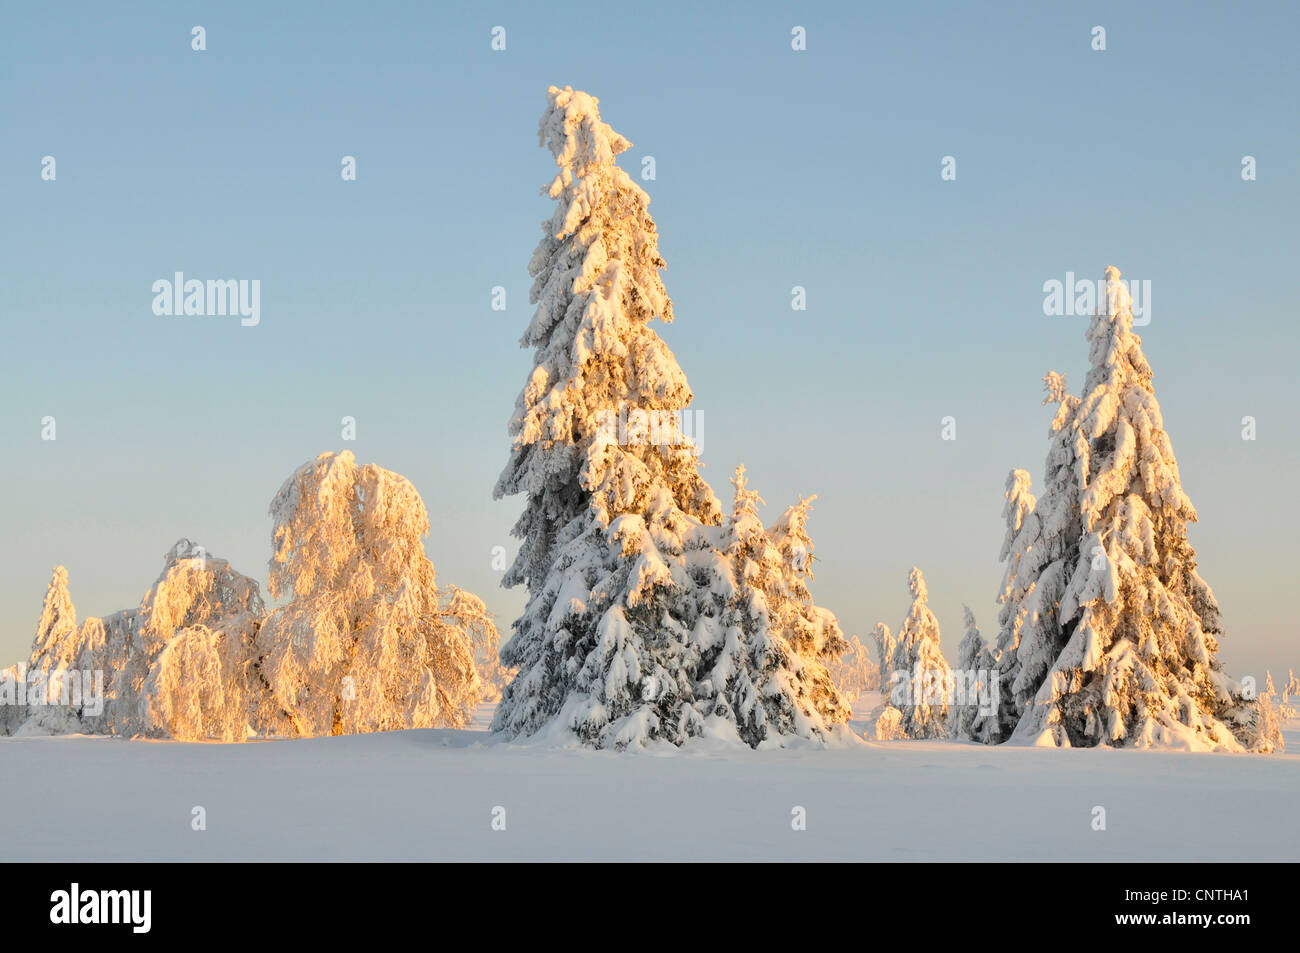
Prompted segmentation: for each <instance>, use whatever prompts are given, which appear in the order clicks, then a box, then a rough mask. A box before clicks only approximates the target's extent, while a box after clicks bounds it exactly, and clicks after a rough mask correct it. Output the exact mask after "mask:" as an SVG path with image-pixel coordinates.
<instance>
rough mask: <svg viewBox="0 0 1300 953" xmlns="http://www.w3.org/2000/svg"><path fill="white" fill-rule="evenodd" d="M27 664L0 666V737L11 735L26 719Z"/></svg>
mask: <svg viewBox="0 0 1300 953" xmlns="http://www.w3.org/2000/svg"><path fill="white" fill-rule="evenodd" d="M26 696H27V666H26V665H25V664H24V665H10V666H9V667H8V668H0V737H3V736H5V735H12V734H14V733H15V732H17V731H18V730H19V729H20V728H21V727H22V726H23V723H24V722H25V721H27V697H26Z"/></svg>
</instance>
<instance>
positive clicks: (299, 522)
mask: <svg viewBox="0 0 1300 953" xmlns="http://www.w3.org/2000/svg"><path fill="white" fill-rule="evenodd" d="M271 518H272V521H273V523H274V527H273V531H272V541H273V545H274V549H275V552H274V555H273V556H272V559H271V563H270V567H271V573H270V583H271V594H272V595H273V596H275V597H277V598H278V597H279V596H280V595H281V594H283V593H292V599H291V600H290V601H289V602H288V603H287V604H286V605H284V606H281V607H280V608H278V609H276V610H275V611H274V612H272V613H271V614H270V615H269V616H268V617H267V618H266V621H265V622H264V623H263V624H262V626H261V628H260V630H259V632H258V635H257V647H258V652H259V655H260V661H259V663H258V665H257V674H258V677H259V678H260V679H261V680H262V681H263V682H264V684H265V686H266V689H267V691H265V692H264V693H259V694H258V696H257V699H258V701H259V702H260V704H259V705H258V706H257V707H256V709H255V710H254V712H253V720H254V726H253V727H254V729H255V730H257V731H258V732H259V733H268V734H288V735H325V734H350V733H354V732H365V731H386V730H393V729H400V728H428V727H436V726H451V727H461V726H463V725H465V724H467V723H468V721H469V719H470V716H471V714H472V709H473V706H474V705H475V704H477V702H478V700H479V688H480V686H479V678H478V673H477V670H476V668H475V665H474V655H475V647H476V644H478V643H482V642H487V641H491V642H495V640H496V631H495V628H494V627H493V626H492V622H491V618H490V617H489V616H488V615H487V612H486V610H485V609H484V608H483V604H482V602H481V601H479V600H478V599H477V598H475V597H472V596H470V595H469V594H468V593H465V592H462V591H460V590H456V589H451V590H449V592H448V593H443V592H441V591H440V590H439V589H438V587H437V585H436V584H435V579H434V568H433V563H431V562H430V561H429V559H428V557H427V556H426V555H425V553H424V544H423V537H424V536H425V535H426V534H427V533H428V532H429V516H428V512H427V511H426V510H425V507H424V502H423V501H422V500H421V499H420V495H419V494H418V493H417V492H416V490H415V487H413V486H412V485H411V483H410V482H409V481H408V480H407V479H406V478H405V477H402V476H400V475H399V474H397V473H393V472H391V471H389V470H384V469H382V468H381V467H378V466H375V465H374V464H373V463H371V464H366V465H365V466H358V465H357V463H356V460H355V459H354V457H353V456H352V454H351V452H349V451H343V452H342V453H337V454H336V453H322V454H321V455H320V456H319V457H317V458H316V459H315V460H312V461H309V462H308V463H305V464H303V465H302V466H301V467H299V468H298V470H296V471H295V472H294V473H293V474H292V475H291V476H290V477H289V479H288V480H286V481H285V483H284V485H283V486H282V487H281V488H280V490H279V492H278V493H276V495H275V498H274V499H273V500H272V502H271Z"/></svg>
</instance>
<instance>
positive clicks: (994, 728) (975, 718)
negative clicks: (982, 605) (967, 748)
mask: <svg viewBox="0 0 1300 953" xmlns="http://www.w3.org/2000/svg"><path fill="white" fill-rule="evenodd" d="M962 621H963V624H964V625H965V634H964V635H963V636H962V640H961V643H960V644H959V645H958V646H957V667H956V669H954V671H953V681H954V693H953V701H952V706H951V708H950V709H949V712H948V719H949V722H948V724H949V734H950V735H951V736H952V737H954V738H964V739H966V740H968V741H980V742H983V743H985V744H991V743H994V742H996V741H997V740H998V712H997V708H996V707H995V706H994V702H995V695H994V690H993V687H992V685H991V684H990V682H991V681H992V680H995V679H997V677H998V667H997V664H996V662H995V660H994V656H993V651H992V650H991V649H990V648H989V644H988V642H987V641H985V639H984V636H982V635H980V630H979V626H978V625H976V623H975V613H973V612H972V611H971V609H970V606H968V605H962Z"/></svg>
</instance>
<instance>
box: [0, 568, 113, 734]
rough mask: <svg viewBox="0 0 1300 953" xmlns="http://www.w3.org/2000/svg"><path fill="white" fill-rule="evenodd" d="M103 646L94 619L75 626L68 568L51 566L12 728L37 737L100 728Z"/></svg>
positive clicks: (105, 687)
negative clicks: (23, 702)
mask: <svg viewBox="0 0 1300 953" xmlns="http://www.w3.org/2000/svg"><path fill="white" fill-rule="evenodd" d="M103 645H104V639H103V626H102V624H101V623H100V620H99V619H96V618H94V617H91V618H88V619H86V621H85V622H83V623H82V624H81V625H78V624H77V613H76V610H75V608H74V607H73V604H72V596H71V594H70V593H69V590H68V572H67V570H66V569H64V568H63V567H62V566H56V567H55V568H54V574H53V576H52V578H51V579H50V585H49V588H48V589H47V590H46V594H45V602H44V604H43V605H42V608H41V618H40V621H39V622H38V623H37V626H36V637H35V639H34V640H33V642H32V652H31V656H30V658H29V660H28V662H27V666H26V673H25V674H26V679H27V682H28V686H27V700H28V706H27V709H26V711H25V712H24V714H23V721H22V722H21V723H20V724H21V728H19V727H15V728H14V729H13V730H14V731H19V730H21V733H22V734H42V735H43V734H73V733H77V734H97V733H100V732H102V731H103V730H104V724H105V717H104V710H103V702H104V700H105V698H106V697H108V691H109V686H108V684H107V682H106V679H107V676H106V675H105V673H104V671H103ZM14 720H15V721H16V720H17V718H16V717H15V719H14Z"/></svg>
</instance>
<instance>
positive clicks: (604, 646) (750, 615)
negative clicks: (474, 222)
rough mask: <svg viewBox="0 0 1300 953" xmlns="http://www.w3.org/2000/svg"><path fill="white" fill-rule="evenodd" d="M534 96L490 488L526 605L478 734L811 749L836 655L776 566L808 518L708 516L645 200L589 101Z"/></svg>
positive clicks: (795, 583)
mask: <svg viewBox="0 0 1300 953" xmlns="http://www.w3.org/2000/svg"><path fill="white" fill-rule="evenodd" d="M548 98H549V102H548V106H547V109H546V111H545V113H544V114H543V116H542V120H541V124H540V128H539V138H540V140H541V142H542V144H543V145H545V146H548V147H549V148H550V151H551V153H552V155H553V156H554V157H555V163H556V165H557V167H558V172H557V174H556V176H555V178H554V179H553V180H552V181H551V182H550V183H549V185H548V186H547V187H545V188H544V190H543V191H544V192H545V194H547V195H549V196H550V197H551V198H553V199H555V200H556V209H555V213H554V215H553V216H552V217H551V218H550V220H548V221H546V222H544V223H543V225H542V228H543V233H544V234H543V237H542V240H541V242H540V243H539V244H538V246H537V250H536V251H535V252H534V255H533V259H532V261H531V263H530V265H529V273H530V274H531V275H532V276H533V278H534V283H533V289H532V302H533V304H535V305H536V311H535V312H534V314H533V318H532V321H531V323H530V324H529V326H528V328H527V330H526V331H525V333H524V335H523V338H522V339H521V342H520V343H521V345H522V346H524V347H531V348H534V349H535V362H534V368H533V371H532V373H531V374H530V376H529V378H528V381H527V383H526V384H525V386H524V388H523V391H522V392H521V393H520V395H519V399H518V401H517V403H516V407H515V413H514V415H513V418H512V419H511V422H510V434H511V436H512V438H513V447H512V450H511V454H510V459H509V462H508V463H507V465H506V467H505V469H504V471H503V472H502V474H501V477H500V479H499V481H498V483H497V486H496V489H495V493H494V495H495V496H496V497H497V498H498V499H499V498H501V497H504V496H509V495H514V494H523V495H524V496H525V503H524V509H523V513H522V515H521V516H520V518H519V521H518V522H517V524H516V525H515V528H514V534H515V536H517V537H518V538H519V539H520V540H521V541H522V544H521V547H520V550H519V554H518V556H517V558H516V559H515V562H514V564H513V565H512V566H511V567H510V569H509V570H508V571H507V573H506V575H505V577H504V579H503V584H504V585H507V586H513V585H520V584H522V585H526V586H527V588H528V602H527V605H526V606H525V608H524V611H523V614H522V615H521V616H520V618H519V619H517V620H516V621H515V623H514V635H513V638H512V639H511V641H510V642H509V643H508V644H507V645H506V646H505V648H504V649H503V650H502V661H503V662H504V663H505V664H506V665H509V666H513V667H516V668H517V669H518V675H517V676H516V677H515V678H514V679H513V680H512V681H511V683H510V684H509V685H508V686H507V687H506V689H505V691H504V693H503V695H502V700H501V703H500V705H499V706H498V708H497V713H496V717H495V720H494V722H493V727H494V729H496V730H497V731H500V732H502V733H503V734H505V735H507V736H510V737H527V736H533V735H537V734H539V733H541V732H544V731H545V732H558V733H559V734H560V735H563V736H566V737H574V736H576V737H577V738H579V739H581V740H582V741H583V742H585V743H587V744H590V745H593V746H595V747H613V748H624V747H627V746H630V745H631V746H639V745H644V744H647V743H650V742H654V741H667V742H671V743H673V744H682V743H684V742H685V741H687V740H688V739H690V738H693V737H698V736H702V735H705V734H708V735H710V736H721V737H728V738H733V739H737V740H740V741H743V742H745V743H747V744H750V745H752V746H757V745H758V744H762V743H764V742H768V741H776V740H779V738H781V737H782V736H785V735H798V736H803V737H813V738H824V737H825V736H827V735H828V734H829V733H830V732H831V730H832V728H833V727H834V726H835V725H837V724H840V723H842V722H843V721H845V720H847V706H845V705H844V703H843V700H842V699H841V698H840V697H839V695H838V693H837V692H836V691H835V689H834V686H833V683H832V682H831V680H830V677H829V674H828V673H827V672H826V669H825V662H826V661H827V659H828V658H829V657H831V656H833V655H834V654H835V653H837V652H839V651H841V650H842V648H843V646H844V643H843V639H842V637H841V636H840V635H839V629H838V625H837V624H835V623H834V617H833V616H831V615H830V614H829V613H825V611H824V610H821V609H818V608H817V607H815V606H813V605H812V603H811V600H810V599H808V598H807V593H806V589H805V588H803V587H804V580H805V578H806V577H807V575H808V574H807V566H802V567H798V568H796V567H794V566H793V565H789V564H788V563H789V559H790V558H791V556H790V553H791V552H792V547H793V546H794V545H795V544H793V543H791V542H790V540H791V539H792V538H793V537H794V536H798V535H799V534H800V533H802V516H801V515H794V516H789V514H788V517H789V518H788V519H786V520H785V521H783V522H782V523H778V524H777V526H774V527H773V528H772V530H771V531H766V530H764V529H763V527H762V524H761V522H758V521H757V516H756V510H755V505H756V501H757V500H756V496H752V495H750V494H749V491H747V490H746V488H745V487H744V484H743V480H742V481H740V482H739V483H738V486H737V500H736V507H735V509H734V511H733V512H732V513H731V514H730V515H729V516H724V514H723V511H722V507H721V505H720V504H719V502H718V500H717V498H716V497H715V496H714V494H713V491H712V490H711V489H710V488H709V485H708V484H707V483H706V482H705V481H704V479H703V477H702V476H701V475H700V473H699V468H698V466H699V465H698V460H697V452H698V448H697V447H696V445H695V444H694V442H693V441H692V439H690V437H689V436H688V433H687V431H686V429H685V428H684V426H683V417H682V414H683V413H684V412H686V411H687V408H688V406H689V404H690V402H691V399H692V394H691V391H690V387H689V386H688V384H687V382H686V376H685V374H683V373H682V370H681V368H680V367H679V366H678V365H677V362H676V359H675V358H674V357H673V355H672V352H671V351H670V350H669V349H668V347H667V345H666V344H665V343H664V342H663V341H662V340H661V339H660V338H659V336H658V335H656V334H655V332H654V331H653V330H652V329H651V327H650V323H651V322H652V321H653V320H654V319H655V318H659V319H661V320H663V321H665V322H668V321H671V320H672V318H673V309H672V302H671V301H670V300H669V298H668V295H667V292H666V290H665V288H664V285H663V282H662V280H661V278H660V275H659V271H660V269H662V268H663V267H664V261H663V259H662V258H661V257H660V255H659V250H658V241H657V238H656V230H655V224H654V221H653V220H652V219H651V218H650V215H649V212H648V211H647V207H648V204H649V198H648V197H647V195H646V193H645V192H644V191H642V189H641V188H640V187H638V186H637V185H636V184H635V183H634V182H633V181H632V179H631V178H630V177H629V176H628V175H627V174H626V173H625V172H624V171H623V170H622V169H620V168H619V167H618V165H617V164H616V162H615V157H616V156H617V155H618V154H620V153H622V152H624V151H626V150H627V149H628V148H629V146H630V143H629V142H628V141H627V140H626V139H624V138H623V137H622V136H620V135H619V134H618V133H617V132H615V131H614V130H613V129H612V128H610V127H609V126H608V125H606V124H605V123H604V122H603V121H602V120H601V118H600V112H599V109H598V104H597V100H596V99H595V98H594V97H592V96H589V95H587V94H586V93H583V92H580V91H575V90H573V89H572V88H569V87H565V88H564V89H559V88H556V87H551V88H550V90H549V92H548ZM796 524H797V525H796ZM783 546H787V548H786V549H783V548H782V547H783Z"/></svg>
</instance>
